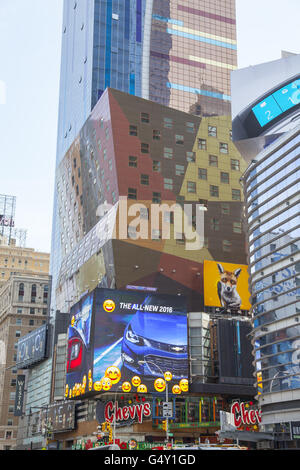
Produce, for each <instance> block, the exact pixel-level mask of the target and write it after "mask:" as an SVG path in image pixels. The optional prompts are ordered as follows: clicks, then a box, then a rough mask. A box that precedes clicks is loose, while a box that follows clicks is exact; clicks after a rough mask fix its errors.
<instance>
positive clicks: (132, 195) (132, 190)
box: [128, 188, 137, 199]
mask: <svg viewBox="0 0 300 470" xmlns="http://www.w3.org/2000/svg"><path fill="white" fill-rule="evenodd" d="M136 197H137V195H136V189H135V188H128V199H136Z"/></svg>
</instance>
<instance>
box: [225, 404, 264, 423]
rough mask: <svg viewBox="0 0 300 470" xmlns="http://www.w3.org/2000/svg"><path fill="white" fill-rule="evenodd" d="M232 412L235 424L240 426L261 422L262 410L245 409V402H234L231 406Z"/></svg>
mask: <svg viewBox="0 0 300 470" xmlns="http://www.w3.org/2000/svg"><path fill="white" fill-rule="evenodd" d="M231 413H232V414H233V417H234V425H235V426H236V427H237V428H238V427H239V426H241V424H248V425H249V424H256V423H260V422H261V410H257V409H250V410H246V409H245V404H244V403H239V402H238V401H236V402H234V403H233V405H232V406H231Z"/></svg>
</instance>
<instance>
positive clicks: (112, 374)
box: [104, 366, 121, 384]
mask: <svg viewBox="0 0 300 470" xmlns="http://www.w3.org/2000/svg"><path fill="white" fill-rule="evenodd" d="M104 375H105V377H108V378H109V379H110V380H111V382H112V383H113V384H117V383H118V382H119V380H120V378H121V372H120V369H118V367H116V366H110V367H108V368H107V369H106V371H105V374H104Z"/></svg>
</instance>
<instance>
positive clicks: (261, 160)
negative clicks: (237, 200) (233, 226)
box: [245, 126, 300, 424]
mask: <svg viewBox="0 0 300 470" xmlns="http://www.w3.org/2000/svg"><path fill="white" fill-rule="evenodd" d="M299 154H300V127H299V126H298V127H297V128H295V129H294V130H293V131H290V132H289V133H287V134H284V135H283V136H282V137H280V138H279V139H277V140H276V142H275V143H273V144H272V145H270V146H268V147H267V148H266V149H265V150H264V151H262V152H261V153H260V154H259V155H258V156H257V157H256V159H255V160H256V161H255V162H253V163H252V165H251V166H250V167H249V169H248V170H247V172H246V174H245V200H246V203H247V206H246V207H247V210H246V217H247V221H248V226H249V235H248V238H249V256H250V284H251V291H252V309H253V316H254V317H253V326H254V330H253V344H254V353H255V362H256V373H257V381H258V385H259V387H258V393H259V399H260V402H261V405H262V407H263V419H264V424H268V423H280V422H285V421H297V420H299V417H300V414H299V406H297V405H294V406H292V407H291V405H290V406H289V407H288V406H287V402H290V403H291V402H292V401H293V400H296V399H297V400H299V389H300V375H299V372H300V369H299V348H300V325H299V313H300V304H299V298H300V297H299V294H300V290H299V286H300V282H299V280H300V256H299V255H300V241H299V240H300V202H299V200H300V198H299V194H300V183H299V181H300V158H299ZM296 389H298V390H296ZM292 390H294V392H293V394H291V391H292ZM284 402H285V403H284ZM289 408H290V411H289ZM292 408H293V409H292Z"/></svg>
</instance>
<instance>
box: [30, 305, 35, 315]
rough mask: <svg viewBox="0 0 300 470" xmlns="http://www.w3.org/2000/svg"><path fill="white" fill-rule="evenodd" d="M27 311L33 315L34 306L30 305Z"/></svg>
mask: <svg viewBox="0 0 300 470" xmlns="http://www.w3.org/2000/svg"><path fill="white" fill-rule="evenodd" d="M29 313H30V315H34V308H33V307H30V309H29Z"/></svg>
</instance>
